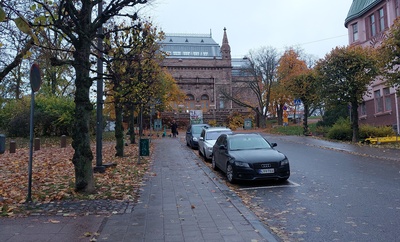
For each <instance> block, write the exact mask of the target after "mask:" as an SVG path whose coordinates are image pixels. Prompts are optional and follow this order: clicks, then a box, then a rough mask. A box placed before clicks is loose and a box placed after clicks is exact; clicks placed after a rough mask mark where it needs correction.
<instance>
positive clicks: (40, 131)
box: [0, 96, 95, 137]
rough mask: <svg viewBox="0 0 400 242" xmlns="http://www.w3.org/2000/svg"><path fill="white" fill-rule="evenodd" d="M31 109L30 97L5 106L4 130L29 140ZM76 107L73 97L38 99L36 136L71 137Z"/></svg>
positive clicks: (0, 117)
mask: <svg viewBox="0 0 400 242" xmlns="http://www.w3.org/2000/svg"><path fill="white" fill-rule="evenodd" d="M30 106H31V102H30V96H25V97H23V98H22V99H18V100H11V101H8V102H7V103H5V104H4V106H3V107H2V109H0V130H4V131H5V132H6V133H7V135H8V136H11V137H28V136H29V132H30V130H29V128H30V127H29V124H30V123H29V122H30ZM74 107H75V104H74V102H73V100H72V98H67V97H54V96H53V97H44V96H38V97H37V98H36V99H35V111H34V132H35V135H38V136H43V135H47V136H48V135H57V136H59V135H69V134H70V133H71V131H72V128H73V121H74V117H73V113H74ZM94 114H95V112H94ZM93 124H95V121H93ZM94 127H95V126H94Z"/></svg>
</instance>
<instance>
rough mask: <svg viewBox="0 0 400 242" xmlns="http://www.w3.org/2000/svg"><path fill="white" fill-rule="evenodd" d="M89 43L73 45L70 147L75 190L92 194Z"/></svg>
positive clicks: (93, 188)
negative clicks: (73, 88) (74, 74)
mask: <svg viewBox="0 0 400 242" xmlns="http://www.w3.org/2000/svg"><path fill="white" fill-rule="evenodd" d="M90 44H91V43H90V41H87V40H86V41H82V42H81V43H80V44H79V45H75V47H76V51H75V52H74V68H75V72H76V80H75V86H76V90H75V118H74V119H75V120H74V129H73V133H72V139H73V141H72V147H73V148H74V150H75V153H74V156H73V158H72V162H73V164H74V167H75V189H76V191H78V192H86V193H92V192H93V191H94V190H95V186H94V179H93V168H92V160H93V153H92V150H91V148H90V135H89V121H90V114H91V112H92V110H93V105H92V104H91V102H90V99H89V91H90V87H91V86H92V79H91V78H90V76H89V67H90V62H89V54H90Z"/></svg>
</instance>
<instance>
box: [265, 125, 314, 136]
mask: <svg viewBox="0 0 400 242" xmlns="http://www.w3.org/2000/svg"><path fill="white" fill-rule="evenodd" d="M308 127H309V129H310V131H311V132H312V133H313V134H314V133H316V124H315V123H311V124H309V125H308ZM270 132H271V133H275V134H283V135H303V124H290V125H288V126H274V127H273V128H272V129H271V131H270Z"/></svg>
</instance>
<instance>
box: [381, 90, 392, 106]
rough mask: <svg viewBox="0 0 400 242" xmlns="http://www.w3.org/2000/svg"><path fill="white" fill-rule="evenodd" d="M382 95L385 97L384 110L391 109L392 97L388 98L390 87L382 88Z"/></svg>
mask: <svg viewBox="0 0 400 242" xmlns="http://www.w3.org/2000/svg"><path fill="white" fill-rule="evenodd" d="M383 95H384V97H385V111H391V110H392V99H391V98H390V89H389V88H388V87H386V88H383Z"/></svg>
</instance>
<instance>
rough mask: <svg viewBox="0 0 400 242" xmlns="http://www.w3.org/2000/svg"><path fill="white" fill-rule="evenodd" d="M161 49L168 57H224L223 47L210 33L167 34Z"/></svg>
mask: <svg viewBox="0 0 400 242" xmlns="http://www.w3.org/2000/svg"><path fill="white" fill-rule="evenodd" d="M160 44H161V50H162V51H164V52H165V53H167V54H168V56H167V58H222V56H221V48H220V46H219V44H217V42H215V41H214V39H213V38H212V35H211V33H210V34H165V39H164V40H162V41H161V43H160Z"/></svg>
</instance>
